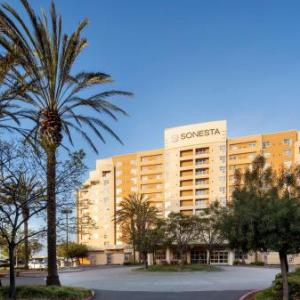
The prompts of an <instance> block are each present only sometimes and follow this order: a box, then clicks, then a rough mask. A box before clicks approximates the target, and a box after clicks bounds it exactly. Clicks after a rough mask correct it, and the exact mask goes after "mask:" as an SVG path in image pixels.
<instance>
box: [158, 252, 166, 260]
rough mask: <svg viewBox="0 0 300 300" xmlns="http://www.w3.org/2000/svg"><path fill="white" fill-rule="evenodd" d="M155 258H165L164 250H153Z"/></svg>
mask: <svg viewBox="0 0 300 300" xmlns="http://www.w3.org/2000/svg"><path fill="white" fill-rule="evenodd" d="M155 258H156V259H159V260H164V259H166V250H156V251H155Z"/></svg>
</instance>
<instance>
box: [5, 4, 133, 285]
mask: <svg viewBox="0 0 300 300" xmlns="http://www.w3.org/2000/svg"><path fill="white" fill-rule="evenodd" d="M21 3H22V5H23V7H24V9H25V12H26V13H27V16H28V18H29V24H26V21H24V20H23V17H22V15H20V14H19V13H18V12H17V11H16V10H15V9H14V8H13V7H12V6H10V5H9V4H3V5H2V9H1V10H0V26H1V33H2V35H1V37H0V45H1V46H2V47H3V48H4V50H5V51H7V52H8V53H14V54H16V55H17V60H18V63H19V69H21V68H23V70H24V76H21V77H18V78H17V80H18V81H17V85H18V86H21V87H24V88H23V89H21V92H19V93H18V94H17V98H18V100H20V101H23V103H24V105H23V106H24V110H26V111H25V113H24V114H23V115H24V116H25V117H27V118H28V119H29V120H31V121H32V123H33V126H32V128H31V129H30V130H29V133H28V134H27V137H26V140H32V141H33V142H37V143H39V144H40V145H41V146H42V148H43V150H44V151H45V153H46V156H47V230H48V233H47V245H48V276H47V284H48V285H59V284H60V282H59V277H58V273H57V264H56V193H55V191H56V161H57V151H58V149H59V148H60V146H61V145H62V141H63V137H64V136H65V137H66V138H67V139H68V141H69V142H70V144H72V145H73V138H72V135H73V132H74V131H75V132H77V133H79V134H80V135H81V136H82V137H83V139H84V140H85V141H86V142H87V143H88V144H89V145H90V146H91V147H92V149H93V150H94V151H96V152H97V147H96V146H95V143H94V141H93V139H92V138H91V137H90V135H89V134H87V132H86V131H85V130H84V127H87V128H89V129H91V130H92V131H93V132H94V134H95V135H96V136H97V137H98V138H99V139H100V140H101V141H103V142H104V141H105V140H104V137H103V134H102V133H101V130H104V131H106V132H108V133H109V134H110V135H112V136H113V137H114V138H116V139H117V140H118V141H120V139H119V137H118V136H117V135H116V134H115V133H114V131H113V130H111V129H110V128H109V126H108V125H106V124H105V123H104V121H102V120H101V117H102V114H106V115H108V116H110V117H112V118H113V119H115V120H116V119H117V118H116V114H118V113H121V114H125V112H124V111H123V110H122V109H120V108H119V107H118V106H116V105H114V104H112V103H111V102H110V101H109V98H110V97H112V96H115V95H131V93H128V92H122V91H116V90H109V91H97V92H96V93H95V94H93V95H88V91H89V90H92V91H95V88H97V87H100V86H102V85H103V84H106V83H110V82H112V79H111V76H109V75H107V74H105V73H100V72H79V73H77V74H76V73H74V71H73V70H74V65H75V63H76V61H77V60H78V57H79V55H80V54H81V53H82V51H83V49H84V48H86V46H87V39H86V38H83V37H82V36H81V34H82V31H83V29H84V28H85V27H86V26H87V24H88V22H87V20H86V19H85V20H83V21H81V22H80V23H79V25H78V27H77V28H76V30H75V31H74V32H73V33H72V34H70V35H68V34H64V33H63V31H62V17H61V16H58V15H57V12H56V8H55V5H54V3H53V2H52V4H51V9H50V17H48V16H47V15H46V14H45V13H42V15H41V16H39V15H37V14H36V13H35V11H34V10H33V9H32V7H31V6H30V4H29V3H28V1H27V0H21ZM88 112H90V113H88ZM92 112H93V113H92ZM94 114H96V115H97V117H95V115H94Z"/></svg>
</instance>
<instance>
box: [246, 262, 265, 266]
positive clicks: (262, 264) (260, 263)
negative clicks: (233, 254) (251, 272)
mask: <svg viewBox="0 0 300 300" xmlns="http://www.w3.org/2000/svg"><path fill="white" fill-rule="evenodd" d="M250 265H252V266H264V265H265V263H264V262H262V261H254V262H251V263H250Z"/></svg>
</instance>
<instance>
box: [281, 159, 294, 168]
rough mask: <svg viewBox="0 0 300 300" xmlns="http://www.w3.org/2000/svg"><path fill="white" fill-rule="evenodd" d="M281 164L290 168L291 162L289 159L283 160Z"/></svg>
mask: <svg viewBox="0 0 300 300" xmlns="http://www.w3.org/2000/svg"><path fill="white" fill-rule="evenodd" d="M283 166H284V167H285V168H290V167H291V166H292V162H291V161H290V160H286V161H284V162H283Z"/></svg>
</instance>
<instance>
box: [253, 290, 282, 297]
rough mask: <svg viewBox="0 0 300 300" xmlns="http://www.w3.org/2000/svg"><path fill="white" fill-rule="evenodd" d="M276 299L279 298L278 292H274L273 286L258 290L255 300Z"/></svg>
mask: <svg viewBox="0 0 300 300" xmlns="http://www.w3.org/2000/svg"><path fill="white" fill-rule="evenodd" d="M274 299H278V298H276V294H274V291H273V290H272V289H271V288H270V289H266V290H263V291H261V292H258V293H257V294H256V295H255V300H274Z"/></svg>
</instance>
